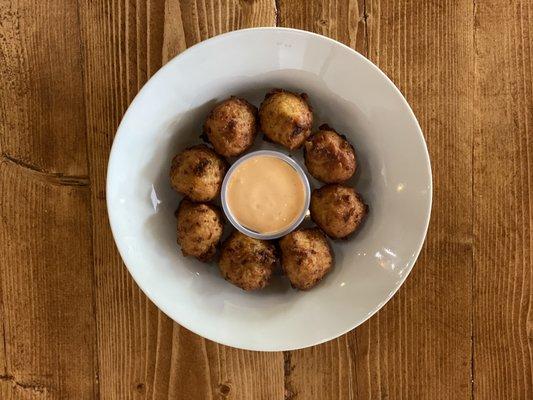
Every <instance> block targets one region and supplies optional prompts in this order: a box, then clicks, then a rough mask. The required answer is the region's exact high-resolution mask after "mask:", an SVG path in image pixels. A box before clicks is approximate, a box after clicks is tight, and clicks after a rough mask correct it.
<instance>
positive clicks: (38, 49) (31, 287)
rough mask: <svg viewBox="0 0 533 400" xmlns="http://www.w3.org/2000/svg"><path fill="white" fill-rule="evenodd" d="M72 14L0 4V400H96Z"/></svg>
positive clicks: (66, 9) (71, 9)
mask: <svg viewBox="0 0 533 400" xmlns="http://www.w3.org/2000/svg"><path fill="white" fill-rule="evenodd" d="M76 16H77V7H76V4H74V3H70V4H63V5H61V4H59V2H44V1H43V2H39V3H38V4H36V3H34V2H30V1H23V2H17V4H15V3H14V2H7V1H1V2H0V82H1V84H0V315H1V320H2V325H1V327H0V335H1V337H2V340H0V343H1V345H0V348H1V350H0V362H1V364H0V371H1V373H0V398H1V399H6V400H7V399H73V398H76V399H94V398H95V397H96V396H97V381H96V373H97V362H96V350H97V349H96V327H95V316H94V315H95V314H94V304H93V303H94V291H93V267H92V246H91V221H90V182H89V179H88V176H87V175H88V167H87V153H86V141H85V137H86V136H85V118H84V115H85V111H84V105H83V99H84V97H83V80H82V74H81V68H80V65H81V64H80V61H81V59H80V51H79V49H80V35H79V24H78V22H77V17H76ZM50 26H54V27H55V29H53V30H51V29H49V27H50ZM52 60H54V61H53V62H52ZM65 77H67V79H65Z"/></svg>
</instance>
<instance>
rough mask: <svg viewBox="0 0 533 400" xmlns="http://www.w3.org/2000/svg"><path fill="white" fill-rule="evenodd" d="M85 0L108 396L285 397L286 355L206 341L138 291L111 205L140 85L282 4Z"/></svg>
mask: <svg viewBox="0 0 533 400" xmlns="http://www.w3.org/2000/svg"><path fill="white" fill-rule="evenodd" d="M80 6H81V7H80V19H81V25H82V36H83V38H84V50H85V51H84V55H83V59H84V76H85V78H86V79H85V81H86V86H85V93H86V115H87V126H88V149H89V160H90V165H91V170H90V179H91V183H92V187H93V191H92V215H93V243H94V255H95V256H94V269H95V274H96V299H97V302H96V304H97V323H98V343H99V353H98V354H99V367H100V371H99V377H100V381H99V382H100V396H101V398H106V399H107V398H112V399H122V398H148V399H166V398H169V399H211V398H213V399H218V398H239V399H275V398H281V397H282V396H283V358H282V355H281V354H269V353H252V352H246V351H241V350H236V349H232V348H227V347H224V346H221V345H218V344H215V343H212V342H210V341H208V340H205V339H203V338H201V337H199V336H197V335H195V334H193V333H191V332H189V331H187V330H186V329H184V328H181V327H179V326H178V325H177V324H175V323H173V322H172V321H171V320H170V319H169V318H167V317H166V316H165V315H164V314H162V313H161V312H160V311H158V310H157V309H156V307H155V306H154V305H153V304H152V303H151V302H150V301H149V300H148V299H147V298H146V297H145V296H144V294H142V293H141V292H140V290H139V288H138V287H137V286H136V285H135V283H134V282H133V280H132V279H131V277H130V275H129V274H128V272H127V270H126V269H125V267H124V265H123V264H122V261H121V260H120V257H119V254H118V252H117V250H116V248H115V245H114V243H113V240H112V236H111V232H110V229H109V225H108V221H107V211H106V205H105V174H106V166H107V160H108V156H109V150H110V148H111V143H112V140H113V135H114V132H115V130H116V128H117V126H118V123H119V122H120V119H121V118H122V115H123V113H124V111H125V109H126V107H127V106H128V104H129V103H130V101H131V100H132V99H133V97H134V96H135V94H136V93H137V91H138V90H139V89H140V87H141V86H142V84H143V83H144V82H145V81H146V80H147V79H148V78H149V77H150V76H151V74H153V73H154V72H155V71H156V70H157V69H158V68H159V67H160V66H161V65H162V63H163V61H166V60H168V59H169V58H171V57H173V56H174V55H175V54H177V53H178V52H180V51H182V50H184V49H185V48H186V47H187V46H191V45H193V44H194V43H196V42H197V41H200V40H203V39H206V38H208V37H210V36H213V35H215V34H217V33H222V32H225V31H227V30H232V29H237V28H244V27H248V26H252V25H269V24H272V23H273V22H274V20H275V12H274V11H275V10H274V3H273V2H270V1H255V2H248V1H226V2H204V1H196V2H195V1H181V2H178V1H166V2H153V1H124V2H123V1H114V2H111V3H109V2H107V1H90V2H89V1H83V2H81V3H80Z"/></svg>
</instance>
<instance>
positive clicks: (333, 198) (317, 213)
mask: <svg viewBox="0 0 533 400" xmlns="http://www.w3.org/2000/svg"><path fill="white" fill-rule="evenodd" d="M310 211H311V218H312V219H313V221H315V223H316V224H317V225H318V226H319V227H320V228H322V230H323V231H324V232H326V234H327V235H328V236H330V237H331V238H333V239H343V238H346V237H347V236H348V235H350V234H351V233H353V232H354V231H355V230H356V229H357V228H358V227H359V225H360V224H361V222H362V221H363V218H364V217H365V216H366V214H367V213H368V206H367V205H366V204H365V203H363V199H362V198H361V196H360V195H359V194H357V193H356V192H355V190H354V189H352V188H351V187H348V186H344V185H339V184H331V185H325V186H322V187H321V188H320V189H315V190H313V193H312V195H311V206H310Z"/></svg>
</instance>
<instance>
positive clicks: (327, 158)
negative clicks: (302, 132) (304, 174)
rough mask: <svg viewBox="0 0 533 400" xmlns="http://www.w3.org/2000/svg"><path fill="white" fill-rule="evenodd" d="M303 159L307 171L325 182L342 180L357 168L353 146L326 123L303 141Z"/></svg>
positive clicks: (351, 174) (349, 176)
mask: <svg viewBox="0 0 533 400" xmlns="http://www.w3.org/2000/svg"><path fill="white" fill-rule="evenodd" d="M304 159H305V165H306V167H307V170H308V171H309V173H310V174H311V175H313V176H314V177H315V178H316V179H318V180H319V181H322V182H325V183H340V182H344V181H346V180H348V179H350V178H351V177H352V176H353V174H354V173H355V170H356V168H357V159H356V157H355V150H354V148H353V146H352V145H351V144H350V143H349V142H348V141H347V140H346V139H345V138H344V137H343V136H341V135H339V134H338V133H337V132H335V131H334V130H332V129H331V128H329V127H327V125H325V126H324V125H323V126H321V127H320V130H319V131H318V132H316V133H314V134H313V135H312V136H311V137H310V138H309V139H308V140H307V141H306V142H305V145H304Z"/></svg>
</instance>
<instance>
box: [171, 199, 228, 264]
mask: <svg viewBox="0 0 533 400" xmlns="http://www.w3.org/2000/svg"><path fill="white" fill-rule="evenodd" d="M176 216H177V219H178V245H180V246H181V251H182V253H183V255H184V256H192V257H196V258H197V259H198V260H200V261H204V262H209V261H211V260H212V259H213V257H214V256H215V253H216V249H217V245H218V243H219V241H220V237H221V236H222V231H223V229H224V224H223V220H222V214H221V212H220V210H219V209H218V207H216V206H214V205H212V204H205V203H193V202H192V201H190V200H188V199H183V200H182V201H181V203H180V205H179V207H178V211H177V212H176Z"/></svg>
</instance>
